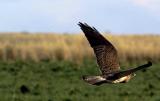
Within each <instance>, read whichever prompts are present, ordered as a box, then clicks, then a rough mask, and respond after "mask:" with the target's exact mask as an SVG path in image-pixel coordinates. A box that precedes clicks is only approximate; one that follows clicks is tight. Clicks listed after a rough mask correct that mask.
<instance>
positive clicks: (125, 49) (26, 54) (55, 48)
mask: <svg viewBox="0 0 160 101" xmlns="http://www.w3.org/2000/svg"><path fill="white" fill-rule="evenodd" d="M105 36H106V37H107V39H108V40H110V41H111V42H112V43H113V44H114V46H115V47H116V48H117V50H118V54H119V59H120V61H121V62H123V61H139V60H140V61H146V60H151V61H159V60H160V36H159V35H107V34H105ZM93 57H94V55H93V51H92V49H91V48H90V46H89V44H88V42H87V40H86V38H85V37H84V35H83V34H47V33H46V34H27V33H26V34H24V33H23V34H22V33H7V34H4V33H1V34H0V59H1V60H4V61H5V60H24V61H25V60H33V61H41V60H69V61H76V62H81V61H82V60H83V59H84V58H89V59H90V58H91V59H92V58H93Z"/></svg>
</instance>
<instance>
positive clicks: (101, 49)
mask: <svg viewBox="0 0 160 101" xmlns="http://www.w3.org/2000/svg"><path fill="white" fill-rule="evenodd" d="M78 25H79V26H80V28H81V29H82V31H83V32H84V34H85V36H86V38H87V40H88V42H89V43H90V45H91V47H92V48H93V50H94V53H95V56H96V59H97V63H98V65H99V67H100V70H101V72H102V75H101V76H83V79H84V80H85V81H86V82H88V83H90V84H94V85H99V84H102V83H120V82H128V81H129V79H130V78H131V77H132V74H133V73H134V72H136V71H138V70H140V69H144V68H147V67H149V66H151V65H152V63H151V62H148V64H145V65H142V66H139V67H137V68H133V69H129V70H125V71H121V70H120V66H119V61H118V55H117V50H116V48H115V47H114V46H113V45H112V44H111V43H110V42H109V41H108V40H107V39H105V38H104V37H103V36H102V35H101V34H100V33H99V32H98V31H97V29H95V28H94V27H90V26H89V25H87V24H86V23H81V22H79V24H78Z"/></svg>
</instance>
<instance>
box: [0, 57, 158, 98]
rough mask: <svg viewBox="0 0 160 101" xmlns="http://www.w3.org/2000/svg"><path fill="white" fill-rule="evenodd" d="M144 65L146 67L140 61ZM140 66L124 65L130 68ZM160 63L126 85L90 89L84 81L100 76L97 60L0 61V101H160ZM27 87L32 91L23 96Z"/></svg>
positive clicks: (141, 72)
mask: <svg viewBox="0 0 160 101" xmlns="http://www.w3.org/2000/svg"><path fill="white" fill-rule="evenodd" d="M141 64H143V63H142V62H141ZM136 65H140V64H135V63H131V64H122V67H123V68H129V67H130V68H131V67H135V66H136ZM159 67H160V63H159V64H158V63H154V64H153V66H152V67H151V68H149V70H143V71H139V72H137V76H136V77H135V78H134V79H132V80H131V81H130V82H129V83H126V84H113V85H111V84H106V85H102V86H91V85H88V84H86V83H85V82H83V81H82V80H81V76H82V75H85V74H92V75H93V74H98V72H97V71H98V68H96V63H95V61H92V60H85V61H84V62H83V63H82V64H80V65H77V64H75V63H73V62H68V61H67V62H66V61H47V60H46V61H41V62H31V61H28V62H22V61H8V62H4V61H1V62H0V101H116V100H117V101H160V96H159V94H160V82H159V81H160V75H159V73H160V72H159V71H160V69H159ZM22 85H25V86H26V87H27V88H28V89H29V91H28V92H26V93H22V92H21V90H20V87H21V86H22Z"/></svg>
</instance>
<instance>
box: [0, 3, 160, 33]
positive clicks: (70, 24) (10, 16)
mask: <svg viewBox="0 0 160 101" xmlns="http://www.w3.org/2000/svg"><path fill="white" fill-rule="evenodd" d="M79 21H81V22H86V23H88V24H89V25H92V26H94V27H96V28H97V29H98V30H100V31H101V32H104V31H111V32H113V33H160V28H159V27H160V0H0V32H6V31H7V32H19V31H29V32H62V33H63V32H68V33H70V32H80V31H81V30H80V29H79V27H78V26H77V23H78V22H79Z"/></svg>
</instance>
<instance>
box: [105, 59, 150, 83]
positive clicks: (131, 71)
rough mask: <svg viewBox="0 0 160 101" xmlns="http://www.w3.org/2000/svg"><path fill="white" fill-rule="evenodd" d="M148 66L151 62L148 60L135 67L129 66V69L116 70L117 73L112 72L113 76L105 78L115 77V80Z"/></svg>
mask: <svg viewBox="0 0 160 101" xmlns="http://www.w3.org/2000/svg"><path fill="white" fill-rule="evenodd" d="M150 66H152V62H150V61H149V62H148V63H147V64H144V65H141V66H138V67H136V68H131V69H129V70H124V71H120V72H117V73H115V74H113V76H111V78H107V79H112V80H114V79H115V80H116V79H119V78H121V77H124V76H127V75H130V74H133V73H135V72H136V71H138V70H141V69H145V68H148V67H150Z"/></svg>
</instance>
